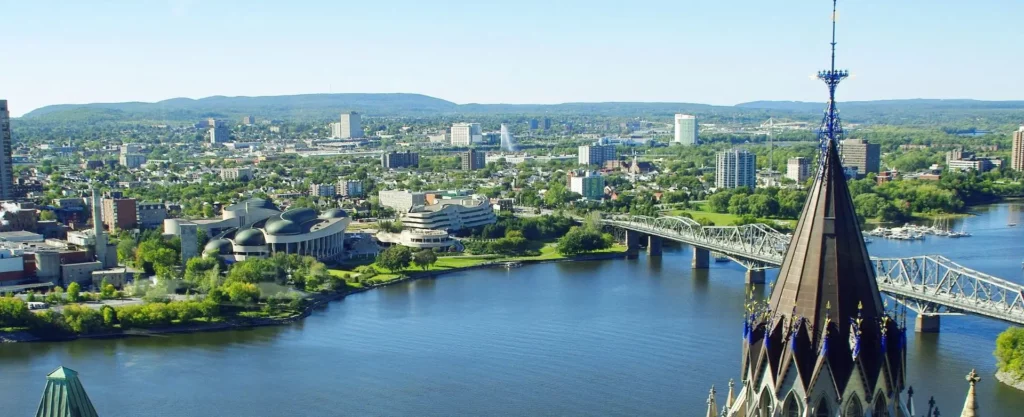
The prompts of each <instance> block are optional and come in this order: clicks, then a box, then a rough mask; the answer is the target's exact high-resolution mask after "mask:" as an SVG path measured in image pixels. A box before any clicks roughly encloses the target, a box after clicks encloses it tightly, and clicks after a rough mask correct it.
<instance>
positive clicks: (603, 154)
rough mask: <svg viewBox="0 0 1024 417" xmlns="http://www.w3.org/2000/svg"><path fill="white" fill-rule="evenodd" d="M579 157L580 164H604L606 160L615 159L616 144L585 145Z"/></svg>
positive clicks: (580, 149)
mask: <svg viewBox="0 0 1024 417" xmlns="http://www.w3.org/2000/svg"><path fill="white" fill-rule="evenodd" d="M577 157H578V159H579V163H580V165H597V166H603V165H604V163H605V161H614V160H615V158H616V156H615V145H598V144H594V145H583V146H580V148H579V155H578V156H577Z"/></svg>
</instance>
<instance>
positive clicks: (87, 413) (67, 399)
mask: <svg viewBox="0 0 1024 417" xmlns="http://www.w3.org/2000/svg"><path fill="white" fill-rule="evenodd" d="M36 417H98V414H96V409H95V408H93V406H92V401H89V396H88V395H86V393H85V388H84V387H82V382H81V381H79V380H78V372H75V371H73V370H71V369H69V368H65V367H63V366H61V367H59V368H57V369H55V370H54V371H53V372H50V374H49V375H47V376H46V388H44V389H43V398H42V399H41V400H39V409H38V410H36Z"/></svg>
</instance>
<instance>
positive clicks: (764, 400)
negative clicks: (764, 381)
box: [757, 389, 772, 417]
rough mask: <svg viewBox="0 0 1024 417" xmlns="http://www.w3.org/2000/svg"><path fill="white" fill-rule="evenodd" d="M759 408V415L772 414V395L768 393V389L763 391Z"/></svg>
mask: <svg viewBox="0 0 1024 417" xmlns="http://www.w3.org/2000/svg"><path fill="white" fill-rule="evenodd" d="M757 408H758V417H771V416H772V396H771V395H769V394H768V390H767V389H765V390H764V391H763V392H761V401H760V404H759V405H758V407H757Z"/></svg>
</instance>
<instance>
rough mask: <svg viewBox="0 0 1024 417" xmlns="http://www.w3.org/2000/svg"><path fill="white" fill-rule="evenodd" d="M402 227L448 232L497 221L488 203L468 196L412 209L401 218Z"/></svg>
mask: <svg viewBox="0 0 1024 417" xmlns="http://www.w3.org/2000/svg"><path fill="white" fill-rule="evenodd" d="M401 220H402V225H403V226H405V227H407V228H412V229H434V230H445V231H449V232H454V231H459V230H462V229H471V228H474V227H481V226H486V225H488V224H494V223H496V222H497V221H498V218H497V216H495V215H494V209H493V208H491V204H490V201H488V200H487V199H486V198H484V197H477V196H469V197H456V198H445V199H441V200H439V201H438V202H437V203H435V204H429V205H419V206H414V207H412V208H411V209H410V210H409V211H408V212H407V213H406V214H405V215H404V216H402V218H401Z"/></svg>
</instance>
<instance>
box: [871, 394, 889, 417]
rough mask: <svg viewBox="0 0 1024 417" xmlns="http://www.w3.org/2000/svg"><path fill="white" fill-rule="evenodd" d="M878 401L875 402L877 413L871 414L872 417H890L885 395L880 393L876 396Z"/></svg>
mask: <svg viewBox="0 0 1024 417" xmlns="http://www.w3.org/2000/svg"><path fill="white" fill-rule="evenodd" d="M875 397H877V398H878V399H877V400H875V411H874V412H873V413H871V416H872V417H889V407H887V406H886V404H885V395H883V394H882V393H881V392H879V393H878V394H877V395H875Z"/></svg>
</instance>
